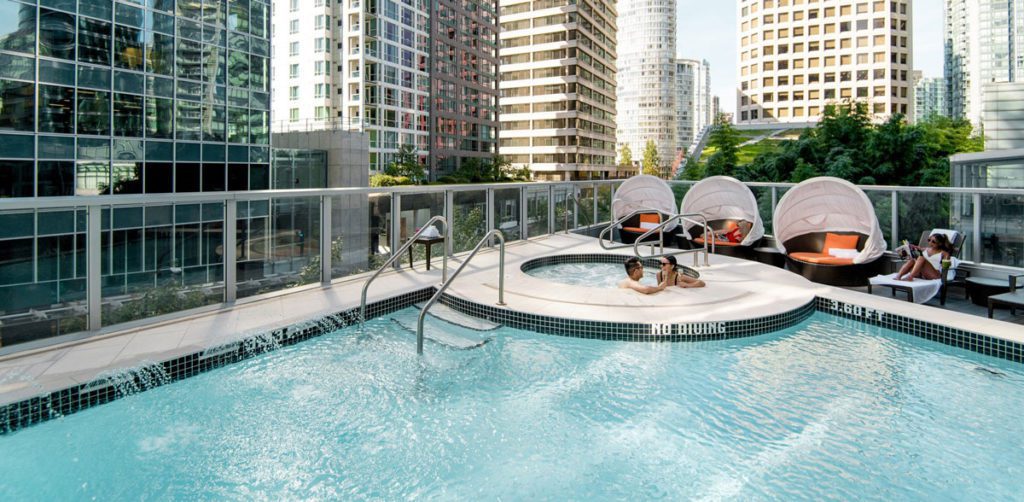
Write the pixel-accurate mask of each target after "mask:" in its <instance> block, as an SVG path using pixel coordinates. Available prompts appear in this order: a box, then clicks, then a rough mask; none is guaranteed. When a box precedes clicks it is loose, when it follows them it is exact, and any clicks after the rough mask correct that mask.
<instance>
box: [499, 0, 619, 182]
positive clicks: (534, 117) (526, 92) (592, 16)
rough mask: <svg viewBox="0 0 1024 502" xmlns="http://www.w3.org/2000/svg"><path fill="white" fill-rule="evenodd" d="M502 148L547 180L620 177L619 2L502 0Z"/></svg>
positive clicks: (593, 0)
mask: <svg viewBox="0 0 1024 502" xmlns="http://www.w3.org/2000/svg"><path fill="white" fill-rule="evenodd" d="M500 6H501V12H500V15H501V35H500V37H501V48H500V55H501V69H500V71H501V83H500V88H501V115H500V122H501V131H500V133H499V138H500V145H501V153H502V155H503V156H504V157H506V158H507V159H509V160H510V161H511V162H512V164H513V165H516V166H519V165H526V166H528V167H529V168H530V170H531V171H532V172H533V176H534V178H535V179H540V180H573V179H591V178H608V177H618V176H622V175H624V174H622V173H619V172H618V168H617V167H616V166H615V99H616V98H615V92H616V88H615V81H616V74H615V60H616V52H615V51H616V25H615V23H616V11H615V2H611V1H597V0H578V1H577V0H536V1H532V0H501V1H500Z"/></svg>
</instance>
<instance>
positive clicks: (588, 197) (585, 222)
mask: <svg viewBox="0 0 1024 502" xmlns="http://www.w3.org/2000/svg"><path fill="white" fill-rule="evenodd" d="M594 193H595V190H594V186H593V185H584V186H581V187H579V194H578V195H577V198H578V199H579V207H578V208H577V213H576V214H577V215H578V217H577V219H576V228H585V227H589V226H591V225H593V224H594V223H595V220H594Z"/></svg>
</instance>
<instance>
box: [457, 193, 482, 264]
mask: <svg viewBox="0 0 1024 502" xmlns="http://www.w3.org/2000/svg"><path fill="white" fill-rule="evenodd" d="M454 197H455V207H454V208H452V213H453V214H452V216H451V225H452V252H454V253H461V252H463V251H469V250H471V249H473V246H476V243H477V242H479V241H480V239H482V238H483V237H484V234H486V233H487V213H486V211H487V192H486V191H484V190H473V191H468V192H455V194H454Z"/></svg>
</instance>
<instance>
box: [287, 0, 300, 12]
mask: <svg viewBox="0 0 1024 502" xmlns="http://www.w3.org/2000/svg"><path fill="white" fill-rule="evenodd" d="M297 10H299V0H289V3H288V11H289V12H295V11H297Z"/></svg>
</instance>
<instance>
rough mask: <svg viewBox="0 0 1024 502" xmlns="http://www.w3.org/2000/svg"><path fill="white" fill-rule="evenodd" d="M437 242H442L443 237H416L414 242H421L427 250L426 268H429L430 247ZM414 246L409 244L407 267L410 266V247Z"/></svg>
mask: <svg viewBox="0 0 1024 502" xmlns="http://www.w3.org/2000/svg"><path fill="white" fill-rule="evenodd" d="M439 242H444V237H419V238H417V239H416V241H415V243H416V244H422V245H423V246H425V247H426V248H427V249H426V252H427V270H430V249H431V248H432V247H433V246H434V244H437V243H439ZM414 247H416V246H409V268H413V266H412V248H414Z"/></svg>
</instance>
